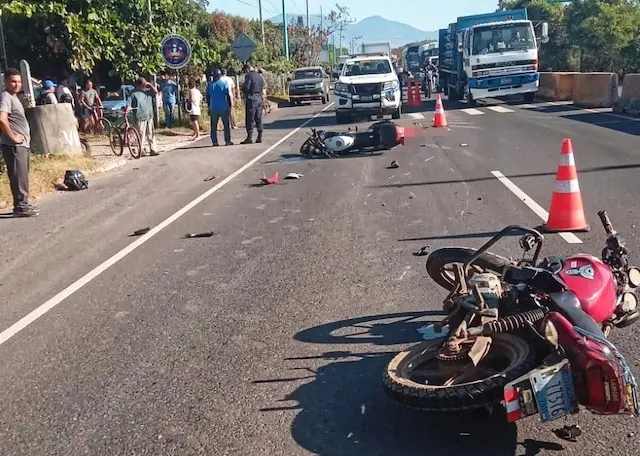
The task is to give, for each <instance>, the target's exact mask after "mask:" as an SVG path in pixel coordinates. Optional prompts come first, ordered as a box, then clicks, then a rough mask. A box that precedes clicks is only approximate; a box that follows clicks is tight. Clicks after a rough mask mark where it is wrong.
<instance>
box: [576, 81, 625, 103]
mask: <svg viewBox="0 0 640 456" xmlns="http://www.w3.org/2000/svg"><path fill="white" fill-rule="evenodd" d="M617 99H618V75H617V74H616V73H580V74H578V75H577V76H576V79H575V83H574V87H573V103H574V104H575V105H577V106H581V107H584V108H610V107H612V106H613V104H614V103H615V102H616V100H617Z"/></svg>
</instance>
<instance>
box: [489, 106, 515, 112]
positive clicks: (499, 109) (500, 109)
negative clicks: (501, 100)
mask: <svg viewBox="0 0 640 456" xmlns="http://www.w3.org/2000/svg"><path fill="white" fill-rule="evenodd" d="M487 109H490V110H491V111H493V112H499V113H500V114H504V113H507V112H513V109H509V108H505V107H504V106H487Z"/></svg>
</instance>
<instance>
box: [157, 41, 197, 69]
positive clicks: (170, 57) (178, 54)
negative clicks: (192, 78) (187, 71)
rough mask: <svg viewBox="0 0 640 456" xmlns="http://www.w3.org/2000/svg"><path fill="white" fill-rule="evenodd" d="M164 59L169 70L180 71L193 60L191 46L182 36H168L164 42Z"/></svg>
mask: <svg viewBox="0 0 640 456" xmlns="http://www.w3.org/2000/svg"><path fill="white" fill-rule="evenodd" d="M162 58H164V61H165V63H166V64H167V66H168V67H169V68H172V69H174V70H179V69H180V68H183V67H185V66H186V65H187V64H188V63H189V60H191V45H190V44H189V41H188V40H187V39H186V38H185V37H184V36H182V35H178V34H171V35H167V36H166V37H165V38H164V40H162Z"/></svg>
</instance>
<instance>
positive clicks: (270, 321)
mask: <svg viewBox="0 0 640 456" xmlns="http://www.w3.org/2000/svg"><path fill="white" fill-rule="evenodd" d="M322 108H323V106H321V105H319V104H313V105H307V106H301V107H295V108H283V109H280V110H278V111H277V112H276V113H274V114H272V115H271V116H270V118H269V120H270V121H271V123H270V125H269V126H268V130H267V134H266V135H265V143H264V144H262V145H252V146H233V147H228V148H227V147H220V148H211V147H209V145H210V142H209V141H208V140H206V139H205V140H201V141H200V142H198V143H197V144H195V145H194V146H193V147H192V148H189V149H184V150H178V151H174V152H171V153H167V154H164V155H162V156H160V157H157V158H151V159H149V158H147V159H143V160H140V161H137V162H133V163H132V164H130V165H129V166H128V167H127V168H125V169H122V170H119V171H117V172H114V173H112V174H110V175H109V176H106V177H103V178H101V179H97V180H95V181H92V182H91V186H90V188H89V190H87V191H85V192H81V193H63V194H60V195H57V196H54V197H50V198H46V199H45V200H44V201H43V202H42V211H43V212H42V215H41V216H40V217H39V218H36V219H11V218H6V217H5V219H0V226H1V229H0V242H1V244H2V256H3V257H4V261H3V262H2V264H0V293H1V296H2V298H3V299H2V306H0V321H1V322H2V328H0V331H3V332H1V333H0V344H1V346H0V360H1V361H2V365H3V367H4V369H3V371H2V375H1V376H0V403H2V408H1V410H0V421H1V426H0V454H2V455H34V456H35V455H65V456H73V455H80V454H90V455H133V454H136V455H143V454H144V455H180V456H186V455H200V454H206V455H252V456H253V455H287V456H288V455H305V454H320V455H336V456H352V455H366V456H373V455H391V456H399V455H429V456H432V455H443V456H450V455H451V456H453V455H463V454H477V455H490V456H502V455H509V456H511V455H536V454H541V455H552V454H563V455H581V456H600V455H610V454H615V455H620V456H622V455H637V454H640V444H639V443H638V435H640V428H639V426H638V422H637V421H636V420H633V419H631V418H620V417H613V418H605V417H596V416H594V415H591V414H589V413H588V412H584V411H583V412H582V413H580V414H579V415H577V416H573V417H571V418H568V419H567V420H560V421H561V422H560V423H558V422H554V423H552V424H550V425H541V424H540V423H539V422H538V421H537V419H536V418H531V419H528V420H525V421H522V422H520V423H519V424H518V425H517V426H515V425H508V424H506V423H504V422H503V421H501V419H500V418H491V417H466V416H458V415H456V416H444V417H443V416H431V415H427V414H424V413H419V412H415V411H411V410H406V409H403V408H401V407H398V406H396V405H395V404H393V403H391V402H389V400H387V398H386V397H385V395H384V393H383V390H382V386H381V373H382V370H383V369H384V366H385V364H386V362H388V360H389V359H390V357H391V356H392V355H393V354H394V353H396V352H397V351H399V350H401V349H402V348H404V347H406V346H408V344H410V343H413V342H417V341H418V340H419V339H418V336H419V335H418V333H417V331H416V329H417V328H418V327H419V326H421V325H423V324H424V323H425V322H428V321H436V320H438V319H439V318H440V317H439V310H440V303H441V301H442V299H443V298H444V297H445V292H444V291H443V290H441V289H439V288H437V286H436V285H435V284H434V283H433V282H432V281H431V280H430V279H429V278H428V277H427V275H426V272H425V269H424V260H425V258H424V257H417V256H414V255H413V254H412V253H413V252H415V251H416V250H417V249H419V248H420V247H423V246H426V245H428V246H429V250H433V249H435V248H438V247H441V246H446V245H466V246H471V247H477V246H480V245H481V244H482V243H483V242H484V241H486V240H487V239H488V238H489V237H490V236H491V235H492V234H493V233H495V232H496V231H498V230H500V229H501V228H503V227H504V226H506V225H508V224H513V223H517V224H524V225H529V226H537V225H539V224H540V223H541V222H542V221H543V220H541V218H540V216H539V214H536V213H535V212H534V211H533V210H532V209H530V206H532V203H531V201H535V202H537V203H538V204H539V205H540V206H542V207H543V208H544V209H548V204H549V200H550V197H551V193H550V192H551V189H552V187H553V183H554V178H555V171H556V167H557V165H558V161H559V152H560V145H561V142H562V139H563V138H565V137H570V138H571V139H572V140H573V145H574V151H575V155H576V161H577V166H578V170H579V179H580V186H581V190H582V195H583V198H584V202H585V206H586V214H587V217H588V219H589V221H590V222H591V224H592V230H591V232H589V233H581V234H578V235H577V238H575V237H573V238H571V237H567V238H562V237H560V236H558V235H551V236H547V237H546V239H547V242H546V244H545V249H544V252H543V253H546V254H554V255H563V254H568V253H571V252H577V251H584V252H587V253H594V254H597V253H598V252H600V249H601V248H602V245H603V240H604V232H603V230H602V228H601V227H600V226H599V225H598V219H597V216H596V212H597V211H598V210H599V209H603V208H606V209H607V210H608V211H609V215H610V216H611V219H612V220H613V222H614V225H615V227H616V228H617V229H618V230H619V231H620V232H622V233H623V234H624V235H625V236H626V239H627V242H628V246H629V247H630V248H631V249H632V250H633V251H634V252H640V248H639V247H640V240H639V238H638V236H637V234H636V224H637V223H638V195H639V194H640V179H638V177H637V176H638V169H637V168H638V167H640V159H639V158H638V149H637V144H638V134H640V123H639V122H638V121H637V120H629V119H625V118H621V117H617V116H614V115H611V114H608V113H602V112H598V111H585V110H578V109H575V108H573V107H572V106H566V105H562V104H550V103H543V104H535V105H522V104H503V103H499V102H493V101H491V102H489V103H488V104H480V105H479V106H478V107H476V108H474V109H473V110H469V109H468V108H467V107H466V106H465V105H464V104H456V103H448V102H446V101H445V109H446V110H447V118H448V121H449V128H448V129H446V128H445V129H433V128H427V129H426V130H424V135H425V136H424V138H422V139H420V140H416V141H414V142H413V143H412V144H410V145H408V146H405V147H399V148H396V149H394V150H393V151H389V152H385V153H380V154H377V155H373V156H364V157H362V156H361V157H352V158H343V159H327V160H300V159H299V157H298V156H297V154H298V148H299V147H300V145H301V143H302V141H303V140H304V138H305V134H306V131H307V130H308V128H309V127H310V126H324V127H328V126H333V125H334V124H335V122H334V116H333V111H332V108H331V107H329V108H328V110H327V111H326V112H325V113H319V111H320V110H321V109H322ZM432 112H433V102H432V101H430V102H425V103H423V106H422V107H421V108H420V109H419V110H414V112H410V113H407V114H404V115H403V118H402V119H401V123H402V124H403V125H406V126H414V127H416V128H419V125H416V124H421V123H422V124H425V125H430V123H431V117H432V114H431V113H432ZM314 115H317V117H316V118H315V119H313V120H311V121H310V123H309V125H308V127H305V128H303V129H302V130H300V131H295V132H293V133H292V131H294V129H295V128H297V127H298V126H300V125H301V124H303V123H304V122H306V121H308V120H309V119H311V118H312V117H313V116H314ZM367 124H368V123H367V122H361V123H359V125H360V126H366V125H367ZM242 138H243V132H240V131H238V132H234V140H236V141H239V140H242ZM281 138H285V139H284V140H281ZM266 151H268V153H265V152H266ZM394 159H395V160H398V161H399V163H400V168H398V169H387V166H388V164H389V162H390V161H391V160H394ZM250 163H252V164H250ZM247 164H250V166H246V165H247ZM238 170H240V171H241V172H237V171H238ZM275 171H278V172H279V174H280V176H284V175H285V174H286V173H289V172H298V173H302V174H303V177H302V178H301V179H299V180H283V181H281V183H280V184H279V185H271V186H264V187H260V186H256V185H255V184H257V183H258V182H259V180H260V178H261V177H263V175H267V176H270V175H272V174H273V173H274V172H275ZM492 171H498V172H499V173H502V174H499V173H493V174H492ZM496 175H497V176H500V175H504V176H507V178H508V179H510V182H512V183H513V184H515V186H516V187H517V188H518V189H520V192H516V193H518V195H519V196H520V197H522V193H521V192H524V193H525V194H526V195H527V196H526V197H524V199H525V202H523V201H522V200H521V199H520V198H519V196H518V195H516V194H515V193H514V192H513V191H512V190H510V189H509V188H507V186H505V185H504V183H503V181H500V180H498V179H497V178H496V177H495V176H496ZM213 176H215V178H212V177H213ZM511 188H512V189H513V186H511ZM196 198H199V199H198V200H196ZM538 212H539V211H538ZM145 227H149V228H151V231H150V232H149V233H148V234H146V235H143V236H140V237H131V234H132V233H133V232H134V231H136V230H139V229H142V228H145ZM211 230H213V231H214V232H215V235H214V236H212V237H208V238H191V239H184V235H185V234H186V233H201V232H207V231H211ZM123 249H125V250H123ZM495 251H496V253H499V254H506V255H509V254H511V255H514V256H515V255H516V254H518V252H519V251H518V250H516V248H515V241H514V240H513V239H508V240H506V241H504V242H503V243H502V244H500V245H498V246H496V248H495ZM638 263H640V257H638ZM636 331H637V329H636V328H634V327H631V328H627V329H624V330H617V331H615V334H614V336H613V340H614V342H615V343H616V344H617V345H618V347H619V348H620V349H621V350H622V352H623V353H624V354H625V355H626V356H627V360H628V361H629V362H630V364H631V367H632V368H633V370H634V372H635V373H636V375H637V376H640V343H639V341H640V338H639V337H638V335H637V332H636ZM498 417H499V415H498ZM564 424H579V425H580V426H581V427H582V429H583V435H582V436H581V437H579V439H578V442H577V443H571V442H566V441H563V440H560V439H558V438H557V437H556V436H555V434H554V433H553V432H552V431H553V429H554V428H557V427H560V426H562V425H564Z"/></svg>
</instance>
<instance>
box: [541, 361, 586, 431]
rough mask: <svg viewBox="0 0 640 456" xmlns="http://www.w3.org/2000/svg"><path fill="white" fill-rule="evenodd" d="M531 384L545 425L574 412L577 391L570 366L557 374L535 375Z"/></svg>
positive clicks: (565, 366)
mask: <svg viewBox="0 0 640 456" xmlns="http://www.w3.org/2000/svg"><path fill="white" fill-rule="evenodd" d="M531 383H532V385H533V388H534V392H535V396H536V403H537V406H538V414H539V415H540V421H542V422H543V423H545V422H547V421H553V420H555V419H558V418H561V417H563V416H565V415H568V414H569V413H571V412H572V411H573V410H574V408H575V391H574V388H573V378H572V375H571V369H570V368H569V364H565V365H564V366H562V368H561V369H560V370H559V371H557V372H555V373H552V372H551V373H539V374H534V376H533V378H532V382H531Z"/></svg>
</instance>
